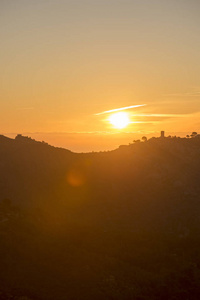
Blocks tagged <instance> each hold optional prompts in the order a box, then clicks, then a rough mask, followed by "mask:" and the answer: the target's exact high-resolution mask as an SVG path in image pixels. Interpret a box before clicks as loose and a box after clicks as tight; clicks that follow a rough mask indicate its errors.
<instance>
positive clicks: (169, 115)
mask: <svg viewBox="0 0 200 300" xmlns="http://www.w3.org/2000/svg"><path fill="white" fill-rule="evenodd" d="M131 116H133V117H161V118H162V117H167V118H173V117H174V118H177V117H186V116H187V114H132V115H131Z"/></svg>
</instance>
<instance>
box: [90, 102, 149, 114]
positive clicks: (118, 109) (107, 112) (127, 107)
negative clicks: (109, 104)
mask: <svg viewBox="0 0 200 300" xmlns="http://www.w3.org/2000/svg"><path fill="white" fill-rule="evenodd" d="M145 105H146V104H140V105H131V106H126V107H120V108H115V109H111V110H106V111H103V112H100V113H97V114H95V116H99V115H104V114H109V113H112V112H116V111H120V110H126V109H131V108H136V107H141V106H145Z"/></svg>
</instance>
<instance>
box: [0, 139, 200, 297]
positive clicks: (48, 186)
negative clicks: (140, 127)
mask: <svg viewBox="0 0 200 300" xmlns="http://www.w3.org/2000/svg"><path fill="white" fill-rule="evenodd" d="M0 168H1V173H0V191H1V202H0V245H1V247H0V265H1V271H0V282H1V287H0V296H1V297H2V298H1V299H22V298H20V297H22V296H26V299H38V300H40V299H41V300H42V299H47V300H48V299H49V300H50V299H52V300H53V299H63V300H64V299H65V300H66V299H70V300H71V299H74V300H76V299H81V300H82V299H88V300H90V299H113V300H115V299H116V300H121V299H123V300H124V299H126V300H130V299H136V300H142V299H143V300H144V299H150V300H151V299H155V300H157V299H164V300H165V299H166V300H167V299H176V300H178V299H189V300H196V299H200V254H199V247H200V138H199V137H198V136H197V137H195V138H189V139H186V138H183V139H182V138H163V139H162V138H153V139H151V140H149V141H146V142H137V143H134V144H132V145H129V146H120V147H119V148H118V149H116V150H115V151H111V152H102V153H87V154H75V153H72V152H70V151H68V150H64V149H58V148H54V147H51V146H49V145H47V144H46V143H40V142H36V141H33V140H30V139H28V138H24V137H21V136H18V138H16V139H15V140H12V139H7V138H5V137H0ZM6 199H7V200H6Z"/></svg>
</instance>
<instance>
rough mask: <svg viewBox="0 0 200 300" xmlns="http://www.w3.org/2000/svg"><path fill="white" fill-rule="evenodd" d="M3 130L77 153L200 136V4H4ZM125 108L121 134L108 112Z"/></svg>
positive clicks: (0, 14) (0, 16) (64, 0)
mask: <svg viewBox="0 0 200 300" xmlns="http://www.w3.org/2000/svg"><path fill="white" fill-rule="evenodd" d="M0 36H1V47H0V66H1V67H0V83H1V88H0V101H1V102H0V103H1V109H0V133H1V134H5V135H10V136H11V135H12V134H13V135H14V134H15V133H16V134H17V133H22V134H28V135H29V136H32V137H34V138H36V139H44V140H46V141H47V142H50V143H51V144H53V145H56V146H63V147H66V148H69V149H72V150H74V151H92V150H103V149H105V150H107V149H112V148H114V147H115V146H118V145H120V144H121V143H129V142H131V137H133V138H134V137H142V136H143V135H147V136H150V135H156V134H158V132H159V131H160V130H165V131H166V132H167V133H169V134H171V133H174V134H176V133H180V135H181V133H182V135H183V134H185V133H187V132H191V131H197V132H198V131H200V1H198V0H168V1H166V0H48V1H45V0H1V1H0ZM143 104H146V105H144V106H139V107H135V108H130V109H127V110H126V112H127V113H128V114H129V118H130V121H131V122H130V124H129V125H128V126H127V127H126V128H123V129H117V128H114V127H113V126H112V124H110V123H109V121H108V114H107V113H105V114H100V113H101V112H105V111H109V110H114V109H117V108H122V107H128V106H134V105H143Z"/></svg>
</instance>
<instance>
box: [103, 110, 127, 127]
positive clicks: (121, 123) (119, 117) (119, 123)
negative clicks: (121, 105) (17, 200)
mask: <svg viewBox="0 0 200 300" xmlns="http://www.w3.org/2000/svg"><path fill="white" fill-rule="evenodd" d="M108 120H109V122H110V123H111V124H112V125H113V126H114V127H115V128H118V129H122V128H125V127H126V126H128V124H129V123H130V120H129V116H128V114H127V113H125V112H118V113H115V114H112V115H111V116H110V117H109V119H108Z"/></svg>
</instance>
